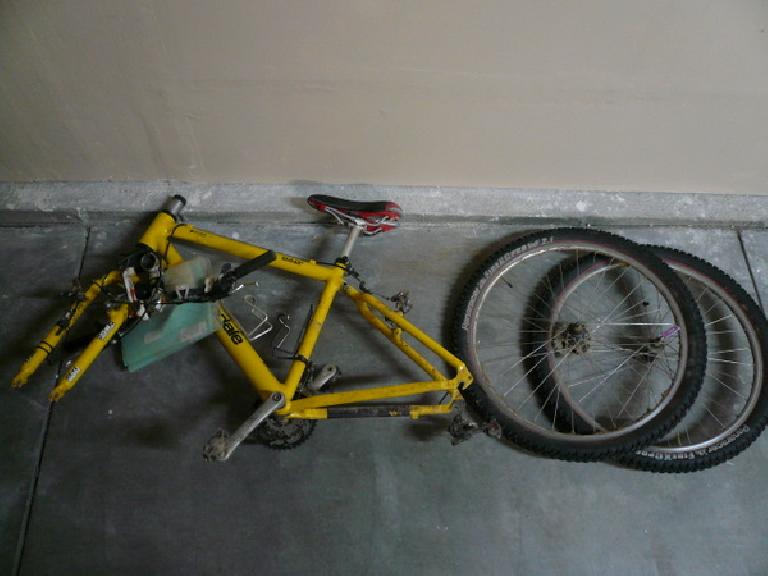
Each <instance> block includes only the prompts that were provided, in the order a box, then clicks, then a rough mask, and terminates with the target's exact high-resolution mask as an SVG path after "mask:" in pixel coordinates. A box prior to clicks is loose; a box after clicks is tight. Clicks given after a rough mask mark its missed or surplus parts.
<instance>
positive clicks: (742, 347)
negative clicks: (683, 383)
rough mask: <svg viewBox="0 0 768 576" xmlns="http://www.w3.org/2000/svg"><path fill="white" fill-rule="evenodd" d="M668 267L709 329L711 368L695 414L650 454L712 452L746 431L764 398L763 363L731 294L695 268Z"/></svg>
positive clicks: (751, 331) (753, 335)
mask: <svg viewBox="0 0 768 576" xmlns="http://www.w3.org/2000/svg"><path fill="white" fill-rule="evenodd" d="M665 261H666V262H667V263H668V264H669V265H670V266H671V267H672V268H673V269H674V270H675V271H676V272H677V273H678V274H679V275H680V276H681V277H683V278H684V280H685V281H686V283H687V284H688V286H689V289H691V293H692V294H693V295H694V298H695V299H696V302H697V304H698V305H699V307H700V309H701V312H702V315H703V317H704V323H705V326H706V329H707V331H706V334H707V339H708V343H707V368H706V374H705V377H704V383H703V385H702V388H701V391H700V392H699V395H698V397H697V399H696V402H695V403H694V405H693V407H692V409H691V411H690V412H689V413H688V414H687V415H686V417H685V418H683V420H682V421H681V422H680V423H679V424H678V425H677V426H676V427H675V428H674V429H673V430H672V431H671V432H670V433H669V434H668V435H667V436H665V438H664V439H663V440H661V441H659V442H657V443H656V444H655V445H654V446H652V447H650V448H647V449H646V451H653V452H661V453H668V454H681V453H688V452H699V451H703V452H708V451H711V450H712V449H717V447H719V446H721V445H722V444H723V443H724V442H726V440H728V439H733V438H735V437H737V436H738V435H739V432H740V431H742V430H744V429H743V426H744V423H745V422H746V420H747V419H748V418H749V416H750V414H751V413H752V411H753V410H754V408H755V404H756V403H757V401H758V399H759V398H760V394H761V392H762V387H763V374H764V369H765V367H764V359H763V355H762V354H761V352H760V344H759V338H758V336H757V333H756V332H755V330H754V327H753V326H752V323H751V322H750V320H749V317H748V316H747V313H746V312H745V311H744V309H743V308H742V307H741V306H739V304H738V302H737V301H736V300H735V299H734V297H733V296H732V295H731V294H730V293H729V292H728V291H727V290H724V289H723V288H722V287H721V286H719V285H718V284H717V283H716V282H712V281H711V280H710V279H709V278H708V277H707V276H706V275H705V274H702V273H701V272H700V271H698V270H696V269H695V268H692V267H690V266H686V265H685V264H684V263H682V262H678V261H675V260H674V259H673V258H671V259H665ZM723 312H726V314H723ZM730 315H732V317H728V316H730ZM713 348H715V350H713ZM717 348H721V349H719V350H718V349H717ZM729 401H732V402H731V403H730V406H729V405H728V404H727V403H728V402H729ZM727 408H730V410H728V409H727ZM715 428H716V429H717V432H714V433H713V432H712V430H713V429H715ZM744 431H746V430H744Z"/></svg>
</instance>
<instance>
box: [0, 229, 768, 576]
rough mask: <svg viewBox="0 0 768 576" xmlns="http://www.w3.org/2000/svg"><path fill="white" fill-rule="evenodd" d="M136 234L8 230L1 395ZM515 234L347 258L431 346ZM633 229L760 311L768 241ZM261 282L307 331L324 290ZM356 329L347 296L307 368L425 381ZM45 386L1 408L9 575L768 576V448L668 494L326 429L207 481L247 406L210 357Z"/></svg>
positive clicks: (252, 236)
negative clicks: (488, 258) (218, 436)
mask: <svg viewBox="0 0 768 576" xmlns="http://www.w3.org/2000/svg"><path fill="white" fill-rule="evenodd" d="M200 224H201V226H203V227H206V228H209V229H212V230H214V231H217V232H220V233H224V234H227V235H232V236H234V237H239V238H240V239H243V240H247V241H251V242H255V243H257V244H261V245H268V246H271V247H273V248H276V249H279V250H283V251H286V252H289V253H294V254H297V255H300V256H313V257H316V258H320V259H322V258H332V257H334V256H335V255H336V252H337V251H338V249H339V247H340V245H341V243H342V239H341V237H340V236H338V234H337V229H336V228H328V227H324V226H318V225H311V224H305V225H297V226H290V227H288V226H283V225H259V226H254V225H248V226H246V225H236V224H215V223H214V224H212V223H200ZM136 230H137V226H136V224H135V223H129V224H121V223H101V224H93V225H91V226H90V227H89V228H84V227H83V226H81V225H79V224H62V225H57V226H50V227H33V228H13V227H4V228H3V227H0V258H2V261H3V262H4V263H5V266H3V267H2V269H0V286H1V287H2V288H1V289H0V314H2V318H3V320H4V321H3V322H2V323H1V324H0V341H2V345H3V350H4V354H3V360H2V363H1V364H0V377H1V379H2V381H4V382H8V381H9V380H10V377H11V375H12V374H13V373H14V372H15V370H16V368H17V367H18V364H19V362H20V361H21V359H22V358H23V356H24V355H25V354H26V353H27V352H28V351H29V350H31V348H32V346H34V344H35V343H36V341H37V339H38V338H39V337H40V336H41V335H42V330H43V329H44V327H46V325H47V324H48V323H50V322H51V321H52V319H55V318H57V315H58V314H60V312H61V310H62V307H61V303H60V302H59V301H58V300H57V299H56V297H55V295H56V293H57V292H59V291H62V290H64V289H66V288H67V285H68V283H69V280H70V279H71V278H72V277H74V276H75V275H76V274H77V272H78V270H79V269H80V267H81V266H82V270H83V274H84V277H87V276H88V275H89V274H92V273H95V272H97V271H99V270H103V269H104V268H106V267H107V266H109V264H110V263H111V262H114V259H115V255H116V254H117V253H119V252H120V249H121V248H122V247H128V246H130V245H131V244H132V243H133V242H134V241H135V238H136V236H135V234H136ZM519 230H520V228H519V227H516V226H512V225H502V224H478V223H472V222H454V223H452V224H451V225H450V227H448V226H440V225H436V224H422V225H416V224H407V223H406V224H405V225H404V227H403V228H402V229H401V230H399V231H397V232H394V233H387V234H383V235H380V236H378V237H375V238H372V239H363V240H361V242H360V243H359V247H358V249H357V250H356V252H355V254H354V263H355V265H356V267H357V268H358V269H359V270H360V271H361V272H363V273H364V276H365V278H366V279H367V281H368V283H369V285H370V286H371V287H373V288H374V289H375V290H376V291H378V292H382V293H385V294H391V293H394V292H396V291H398V290H400V289H403V288H407V289H409V290H410V292H411V296H412V299H413V301H414V303H415V307H414V309H413V311H412V312H411V314H410V316H411V318H412V320H413V321H414V322H415V323H416V324H417V325H420V326H422V327H423V328H424V329H425V330H426V331H427V332H430V333H432V334H435V335H440V334H441V333H442V332H443V330H444V326H443V325H442V322H441V321H442V319H443V318H444V310H445V308H446V306H447V305H448V302H449V299H450V295H451V293H452V292H453V291H454V290H455V288H456V286H457V282H458V281H459V279H460V278H461V276H462V273H463V270H465V268H466V265H467V264H468V263H470V262H471V261H472V260H473V259H475V258H478V257H480V256H481V255H482V254H484V253H485V252H486V251H487V249H488V247H489V246H490V245H492V244H493V243H495V242H498V241H499V240H502V239H504V238H507V237H509V236H510V235H512V234H514V233H516V232H518V231H519ZM621 232H622V233H624V234H625V235H627V236H629V237H631V238H634V239H638V240H642V241H646V242H654V243H659V244H666V245H672V246H676V247H679V248H682V249H685V250H688V251H690V252H693V253H695V254H697V255H699V256H702V257H705V258H708V259H710V260H712V261H713V262H714V263H715V264H717V265H719V266H721V267H722V268H724V269H725V270H727V271H728V272H729V273H731V274H732V275H733V276H734V277H735V278H736V279H738V280H739V281H740V282H742V284H743V285H744V286H745V287H747V289H748V290H750V291H751V292H752V293H755V285H754V284H753V280H752V275H754V280H755V281H756V283H757V285H758V287H759V292H760V295H761V296H762V299H763V301H766V299H767V298H768V290H767V289H766V286H768V232H764V231H747V230H745V231H738V230H725V229H723V230H717V229H716V230H704V229H695V228H684V227H679V228H677V227H663V228H659V227H657V228H624V229H622V230H621ZM748 264H749V265H748ZM258 279H259V282H260V286H259V287H258V289H256V292H255V293H256V294H257V295H258V297H259V299H260V300H259V301H260V302H261V303H262V304H263V306H264V307H265V308H268V309H269V310H271V311H278V310H282V311H286V312H290V313H292V314H293V316H294V317H295V318H297V319H302V318H303V316H304V314H305V313H306V310H307V306H308V305H309V300H307V299H305V298H302V297H301V296H306V295H307V294H308V293H309V292H310V291H311V288H310V287H307V286H306V285H304V284H303V283H301V282H295V281H289V282H288V283H285V282H281V280H284V279H283V278H280V277H279V276H277V275H275V276H273V275H272V274H268V273H265V274H260V275H259V278H258ZM234 308H238V305H234ZM239 308H240V309H241V310H242V306H239ZM361 326H362V324H361V322H360V321H359V320H358V319H357V318H356V317H355V316H354V311H353V309H352V308H351V306H349V305H348V304H347V303H346V302H344V301H343V300H341V301H340V302H339V306H338V308H335V309H334V311H333V313H332V316H331V318H330V322H329V325H328V328H327V332H326V333H325V335H326V336H330V335H331V334H333V337H332V338H331V337H326V338H325V339H321V342H320V344H319V345H318V348H317V352H316V355H315V357H316V358H318V359H321V361H327V362H334V363H336V364H338V365H340V366H341V367H342V369H343V371H344V374H345V377H346V378H347V379H348V380H349V381H350V382H355V381H359V382H379V381H381V382H388V381H396V380H402V379H404V378H409V377H410V376H412V375H416V374H417V373H416V372H414V371H413V369H412V368H411V367H410V366H409V365H408V364H407V363H404V362H402V361H401V359H400V358H399V357H398V356H397V355H395V354H390V353H389V351H388V350H387V351H385V352H382V348H381V346H380V344H381V340H379V339H378V338H376V337H375V336H371V335H369V333H368V332H364V331H362V330H361ZM273 365H274V366H275V367H276V369H277V370H278V372H279V371H280V370H282V369H284V365H281V364H280V363H279V362H277V363H275V362H273ZM55 372H56V366H49V367H45V369H44V370H43V371H42V373H40V374H38V375H37V376H36V378H35V379H34V381H33V382H32V383H31V384H30V385H29V386H28V387H27V388H25V389H23V390H22V391H13V392H12V391H10V390H8V389H7V388H5V387H4V388H2V389H0V440H1V441H0V460H1V461H2V462H3V466H2V472H0V574H13V575H16V574H22V575H36V574H52V575H55V574H66V575H70V574H88V575H98V574H109V575H117V574H219V573H226V574H251V573H259V574H268V575H278V574H279V575H287V574H310V573H312V574H355V575H362V574H371V575H384V574H398V575H399V574H425V575H426V574H473V575H474V574H500V575H501V574H503V575H505V576H508V575H512V574H520V575H529V574H569V575H582V574H583V575H598V574H606V575H609V574H610V575H615V574H623V575H682V574H691V575H697V576H704V575H708V574H718V575H720V574H729V575H758V574H760V575H762V574H766V573H768V549H766V547H765V545H764V544H765V541H766V539H768V526H766V523H765V518H766V517H768V500H766V498H764V497H763V491H764V490H763V488H764V485H765V478H766V475H768V438H766V437H763V438H761V439H760V440H758V441H757V442H756V444H755V445H754V446H753V447H752V448H750V449H749V451H748V452H746V453H745V454H743V455H741V456H739V457H737V458H736V459H734V460H733V461H732V462H729V463H727V464H724V465H722V466H719V467H717V468H714V469H712V470H709V471H706V472H702V473H698V474H692V475H677V476H675V475H653V474H647V473H642V472H635V471H631V470H625V469H621V468H618V467H615V466H611V465H608V464H569V463H563V462H559V461H552V460H547V459H543V458H538V457H535V456H532V455H529V454H526V453H523V452H522V451H519V450H517V449H515V448H513V447H510V446H508V445H505V444H503V443H501V442H498V441H495V440H492V439H490V438H488V437H484V436H483V437H480V436H478V437H475V438H474V439H473V440H471V441H470V442H466V443H463V444H461V445H459V446H457V447H452V446H451V445H450V442H449V437H448V435H447V432H446V426H447V421H445V420H442V419H430V420H425V421H418V422H411V421H408V420H402V419H387V420H334V421H329V422H321V423H320V424H319V425H318V427H317V430H316V432H315V435H314V437H313V438H311V439H310V440H309V442H308V443H307V444H305V445H304V446H302V447H300V448H298V449H297V450H293V451H287V452H276V451H270V450H268V449H266V448H263V447H260V446H244V447H242V448H241V449H240V450H239V451H238V452H236V453H235V455H234V456H233V458H232V459H231V460H230V462H228V463H226V464H219V465H214V464H207V463H205V462H203V460H202V457H201V448H202V446H203V444H204V442H205V441H206V440H207V439H208V437H210V435H211V434H212V433H213V432H214V431H215V430H216V429H218V428H220V427H232V426H234V425H235V424H236V423H237V422H238V421H239V420H240V419H242V418H243V417H244V416H245V415H246V414H247V413H248V412H249V410H250V408H251V406H252V403H253V396H252V394H251V392H250V389H249V386H248V384H247V383H246V382H245V381H244V379H243V377H242V376H241V375H240V373H239V372H238V371H237V370H236V369H235V367H234V365H233V364H232V362H231V361H230V359H229V358H228V356H227V355H226V354H225V353H224V352H223V350H222V349H221V348H220V347H219V345H218V343H217V342H215V341H214V340H213V339H207V340H205V341H203V342H202V343H200V344H198V345H196V346H194V347H192V348H188V349H186V350H184V351H182V352H179V353H178V354H176V355H174V356H173V357H171V358H169V359H167V360H166V361H163V362H160V363H158V364H155V365H152V366H151V367H149V368H147V369H146V370H144V371H140V372H138V373H135V374H128V373H126V372H123V371H121V370H120V369H119V368H118V365H117V363H116V360H115V355H114V354H111V353H107V354H103V355H102V356H101V357H100V358H99V360H98V361H97V362H96V364H95V365H94V366H93V368H92V369H91V370H90V372H89V373H88V374H87V375H86V377H85V378H84V379H83V380H82V381H81V382H80V384H79V385H78V386H77V388H76V389H75V390H73V391H72V392H71V393H70V395H68V396H67V397H66V398H65V399H64V400H62V401H61V402H60V403H58V404H57V405H55V406H50V405H49V404H48V403H47V401H46V399H45V395H46V393H47V391H48V390H49V389H50V387H51V385H52V384H53V381H54V378H55Z"/></svg>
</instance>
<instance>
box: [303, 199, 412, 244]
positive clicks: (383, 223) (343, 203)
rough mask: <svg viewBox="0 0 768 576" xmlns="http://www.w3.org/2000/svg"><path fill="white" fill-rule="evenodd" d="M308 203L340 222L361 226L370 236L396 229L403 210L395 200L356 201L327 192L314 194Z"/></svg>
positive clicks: (364, 232)
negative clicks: (326, 193)
mask: <svg viewBox="0 0 768 576" xmlns="http://www.w3.org/2000/svg"><path fill="white" fill-rule="evenodd" d="M307 203H308V204H309V205H310V206H312V208H314V209H316V210H319V211H320V212H326V213H327V214H330V215H331V216H333V217H334V218H335V219H336V221H337V222H338V223H339V224H344V225H352V226H359V227H360V228H361V230H362V232H363V234H366V235H368V236H371V235H373V234H378V233H379V232H387V231H389V230H394V229H395V228H397V226H398V220H400V214H402V210H401V209H400V206H399V205H398V204H396V203H395V202H388V201H386V200H381V201H377V202H356V201H354V200H345V199H344V198H336V197H334V196H326V195H325V194H312V195H311V196H310V197H309V198H307Z"/></svg>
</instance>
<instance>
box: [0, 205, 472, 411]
mask: <svg viewBox="0 0 768 576" xmlns="http://www.w3.org/2000/svg"><path fill="white" fill-rule="evenodd" d="M171 240H180V241H184V242H188V243H191V244H196V245H199V246H205V247H207V248H212V249H214V250H218V251H221V252H225V253H227V254H230V255H232V256H236V257H239V258H244V259H252V258H256V257H258V256H260V255H262V254H264V253H265V252H267V249H265V248H261V247H259V246H254V245H251V244H248V243H246V242H240V241H238V240H233V239H230V238H226V237H224V236H220V235H217V234H213V233H211V232H206V231H204V230H200V229H197V228H195V227H194V226H191V225H189V224H181V225H179V224H177V222H176V219H175V218H174V217H173V216H171V215H170V214H169V213H166V212H159V213H158V214H157V216H156V217H155V219H154V220H153V222H152V223H151V225H150V226H149V228H147V230H146V231H145V232H144V234H143V236H142V237H141V239H140V243H141V244H143V245H145V246H147V247H149V248H151V249H152V250H154V251H155V252H156V253H157V254H163V255H165V259H166V262H165V264H166V265H167V266H173V265H174V264H179V263H181V262H182V261H183V259H182V257H181V255H180V254H179V252H178V251H177V250H176V248H175V247H174V246H173V244H172V243H171ZM275 254H276V258H275V260H274V261H273V262H272V263H271V264H269V266H271V267H273V268H277V269H279V270H283V271H285V272H288V273H291V274H295V275H298V276H303V277H306V278H311V279H313V280H316V281H319V282H323V283H324V284H325V287H324V289H323V291H322V293H321V295H320V299H319V301H318V303H317V306H316V307H315V310H314V312H313V314H312V317H311V318H310V320H309V324H308V325H307V328H306V330H305V332H304V336H303V338H302V340H301V343H300V344H299V347H298V350H297V357H298V358H299V359H296V360H294V361H293V363H292V364H291V367H290V369H289V371H288V375H287V377H286V379H285V382H280V381H279V380H278V379H277V378H276V377H275V375H274V374H273V373H272V371H271V370H270V369H269V368H268V367H267V365H266V363H265V362H264V360H263V359H262V358H261V356H260V355H259V354H258V352H256V350H254V349H253V347H252V346H251V344H250V342H249V341H248V339H247V338H246V337H245V334H244V332H243V330H242V328H241V327H240V324H239V323H238V322H237V320H236V319H235V318H234V316H232V314H230V313H229V312H228V311H227V309H226V308H225V306H224V305H223V304H221V303H220V309H219V314H220V318H221V324H222V327H221V328H219V329H218V330H217V331H216V336H217V337H218V339H219V341H220V342H221V343H222V344H223V345H224V348H225V349H226V350H227V352H228V353H229V355H230V356H231V357H232V358H233V360H234V361H235V362H236V363H237V365H238V366H239V367H240V368H241V369H242V371H243V372H244V373H245V375H246V376H247V377H248V379H249V380H250V382H251V384H252V385H253V387H254V389H255V390H256V392H257V393H258V394H259V395H260V396H261V397H262V398H265V397H267V396H268V395H269V394H271V393H272V392H281V393H282V394H283V395H284V397H285V400H286V402H285V405H284V406H283V407H282V408H281V409H280V410H278V411H277V414H278V415H281V416H284V417H288V418H313V419H322V418H328V417H329V416H342V415H345V414H347V415H356V416H360V415H377V416H381V415H384V416H406V415H407V416H410V417H411V418H418V417H419V416H422V415H424V414H439V413H447V412H449V411H450V410H451V409H452V407H453V402H454V401H455V400H456V399H458V398H459V395H460V393H459V390H460V389H461V388H463V387H466V386H469V385H470V384H471V383H472V375H471V374H470V373H469V371H468V370H467V368H466V366H465V365H464V363H463V362H462V361H461V360H459V359H458V358H456V357H455V356H454V355H453V354H451V353H450V352H448V351H447V350H446V349H445V348H443V347H442V346H441V345H440V344H438V343H437V342H435V341H434V340H433V339H432V338H430V337H429V336H427V335H426V334H425V333H424V332H422V331H421V330H419V329H418V328H417V327H416V326H414V325H413V324H411V323H410V322H409V321H408V320H406V319H405V317H404V315H403V313H401V312H399V311H397V310H393V309H392V308H390V307H389V306H387V305H385V304H384V303H382V302H381V301H380V300H379V299H378V298H376V297H375V296H374V295H372V294H370V293H367V292H364V291H361V290H358V289H355V288H353V287H352V286H349V285H347V284H346V283H345V282H344V278H345V275H346V274H347V271H348V268H347V264H346V263H345V261H343V260H342V261H337V263H336V264H335V265H329V264H320V263H318V262H316V261H314V260H304V259H301V258H295V257H293V256H288V255H286V254H281V253H275ZM121 280H122V276H121V274H120V273H119V272H117V271H114V272H110V273H109V274H107V275H106V276H104V277H102V278H101V279H99V280H97V281H95V282H94V283H93V284H92V285H91V286H90V287H89V288H88V290H87V291H86V292H85V294H84V297H83V298H82V299H81V301H79V302H75V303H74V304H73V305H72V307H71V308H70V310H69V312H67V316H65V319H64V322H62V323H61V325H57V326H55V327H54V328H53V329H52V330H51V331H50V332H49V333H48V334H47V335H46V337H45V338H43V340H42V341H41V342H40V344H38V346H37V348H36V350H35V352H34V353H33V354H32V355H31V356H30V357H29V358H28V359H27V360H26V362H24V364H23V365H22V367H21V369H20V370H19V372H18V374H17V375H16V376H15V377H14V378H13V381H12V383H11V384H12V386H14V387H20V386H23V385H25V384H26V383H27V381H28V380H29V378H30V377H31V376H32V375H33V374H34V372H35V371H36V370H37V369H38V368H39V366H40V364H41V363H42V362H43V361H44V360H45V359H46V357H47V356H48V355H49V354H50V353H51V352H52V350H53V349H54V348H55V347H56V345H57V344H58V343H59V342H60V341H61V339H62V338H63V337H64V336H65V335H66V333H67V332H68V331H69V329H70V328H71V327H72V326H73V325H74V324H75V322H77V320H78V319H79V318H80V317H81V315H82V314H83V312H84V311H85V309H86V308H87V307H88V306H89V305H90V304H91V303H92V302H93V301H94V300H96V298H97V297H98V296H99V294H100V292H101V290H102V288H103V287H104V286H105V285H107V284H112V283H116V282H120V281H121ZM340 290H341V291H343V292H344V294H346V295H347V296H348V297H349V298H351V299H352V300H353V301H354V303H355V305H356V307H357V309H358V311H359V312H360V314H361V315H362V316H363V317H364V318H365V319H366V320H367V321H368V322H369V323H370V324H371V325H372V326H373V327H375V328H376V329H377V330H379V331H380V332H381V333H382V334H384V336H386V337H387V339H389V341H390V342H392V343H393V344H394V345H395V346H397V347H398V348H399V349H400V350H401V351H402V352H403V353H404V354H405V355H406V356H408V358H410V359H411V360H412V361H413V362H415V363H416V365H417V366H419V368H421V369H422V370H423V371H424V372H425V373H426V374H427V376H428V377H429V378H430V380H428V381H420V382H408V383H405V384H396V385H387V386H379V387H375V388H364V389H358V390H349V391H345V392H331V393H317V394H314V395H312V396H309V397H306V398H294V397H295V394H296V391H297V389H298V387H299V384H300V382H301V380H302V376H303V375H304V371H305V369H306V367H307V364H306V362H305V361H304V360H309V359H310V358H311V357H312V351H313V350H314V347H315V344H316V342H317V340H318V337H319V336H320V332H321V330H322V328H323V324H324V323H325V320H326V318H327V316H328V312H329V311H330V309H331V305H332V304H333V301H334V298H335V297H336V294H337V293H338V292H339V291H340ZM129 317H130V309H129V305H128V304H121V305H118V306H115V307H113V308H110V309H109V310H108V323H107V325H106V326H105V327H104V328H103V329H102V330H101V332H100V333H99V334H98V335H97V336H96V337H95V338H94V339H93V340H92V341H91V342H90V344H88V346H87V347H86V348H85V350H84V351H83V352H82V353H81V354H80V355H79V356H78V358H76V359H75V360H74V361H73V362H72V363H71V364H70V365H69V366H68V368H67V369H66V371H65V372H64V373H63V374H62V375H61V376H60V378H59V380H58V382H57V384H56V386H55V387H54V389H53V390H52V391H51V394H50V398H51V400H54V401H55V400H59V399H60V398H61V397H62V396H64V394H66V392H67V391H69V390H70V389H71V388H72V387H73V386H75V384H77V382H78V381H79V380H80V378H82V376H83V374H84V373H85V372H86V371H87V370H88V368H89V367H90V366H91V364H92V363H93V361H94V360H95V359H96V358H97V356H98V355H99V354H100V353H101V351H102V350H103V349H104V347H105V346H107V344H109V343H110V342H111V341H112V339H113V338H114V337H115V335H116V334H117V333H118V332H119V330H120V327H121V326H122V324H123V323H125V321H126V320H127V319H128V318H129ZM404 334H408V335H410V336H411V337H412V338H413V339H415V340H416V341H417V342H419V343H420V344H421V345H422V346H424V347H425V348H426V349H427V350H429V351H431V352H432V353H434V354H435V355H437V356H438V357H439V358H440V359H441V360H443V361H444V362H445V363H446V364H448V366H450V367H451V368H452V369H453V371H454V375H453V377H452V378H450V379H449V378H447V377H446V376H445V375H443V374H442V373H441V372H440V371H439V370H438V369H437V368H435V367H434V366H433V365H432V364H430V363H429V362H428V361H427V360H426V359H425V358H424V357H423V356H422V355H421V354H420V353H419V352H418V351H417V350H416V349H415V348H414V347H413V346H411V345H410V344H409V343H408V342H406V341H405V340H404V338H403V335H404ZM432 391H445V392H447V393H448V394H447V395H446V396H447V401H445V402H442V401H441V402H440V403H437V404H423V405H400V404H387V405H385V406H383V407H378V409H377V410H372V409H370V408H368V409H366V408H365V407H358V408H355V406H354V405H355V404H359V403H369V402H372V401H375V400H382V399H391V398H400V397H406V396H412V395H416V394H422V393H425V392H432ZM333 407H346V408H347V410H346V411H345V410H344V409H343V408H342V409H338V410H337V411H335V412H334V411H333ZM329 409H331V412H329Z"/></svg>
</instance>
